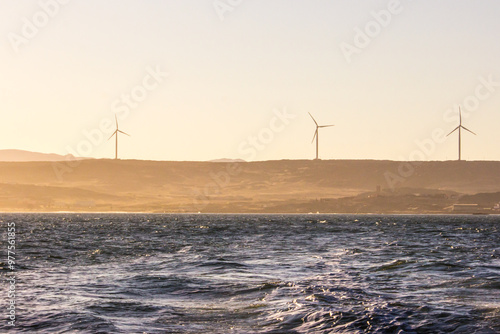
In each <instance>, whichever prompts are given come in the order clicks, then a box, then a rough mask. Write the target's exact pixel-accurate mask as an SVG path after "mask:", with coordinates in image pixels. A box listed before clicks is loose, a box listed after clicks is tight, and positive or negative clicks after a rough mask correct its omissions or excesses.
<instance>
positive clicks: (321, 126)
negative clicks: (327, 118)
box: [318, 125, 335, 128]
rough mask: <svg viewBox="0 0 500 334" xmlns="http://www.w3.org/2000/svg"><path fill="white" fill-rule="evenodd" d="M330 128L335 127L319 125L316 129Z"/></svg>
mask: <svg viewBox="0 0 500 334" xmlns="http://www.w3.org/2000/svg"><path fill="white" fill-rule="evenodd" d="M331 126H335V125H320V126H318V128H329V127H331Z"/></svg>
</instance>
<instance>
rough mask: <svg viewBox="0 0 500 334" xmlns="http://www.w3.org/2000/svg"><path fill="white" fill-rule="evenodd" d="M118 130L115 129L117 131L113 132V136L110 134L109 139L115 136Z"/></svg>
mask: <svg viewBox="0 0 500 334" xmlns="http://www.w3.org/2000/svg"><path fill="white" fill-rule="evenodd" d="M116 131H118V130H115V132H113V134H112V135H111V136H109V138H108V140H110V139H111V138H113V136H114V135H115V134H116Z"/></svg>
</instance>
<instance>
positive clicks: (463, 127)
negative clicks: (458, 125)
mask: <svg viewBox="0 0 500 334" xmlns="http://www.w3.org/2000/svg"><path fill="white" fill-rule="evenodd" d="M462 129H464V130H467V131H469V132H470V133H472V134H473V135H475V136H477V135H476V134H475V133H474V132H472V131H471V130H469V129H467V128H466V127H465V126H462Z"/></svg>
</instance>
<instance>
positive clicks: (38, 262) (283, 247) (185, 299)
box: [0, 214, 500, 334]
mask: <svg viewBox="0 0 500 334" xmlns="http://www.w3.org/2000/svg"><path fill="white" fill-rule="evenodd" d="M0 219H1V220H2V223H1V227H2V244H1V245H2V253H1V254H2V257H3V258H2V259H1V260H0V261H2V266H3V267H4V268H3V270H2V271H1V275H2V290H3V291H2V292H1V299H2V304H0V315H2V316H1V319H0V332H7V331H8V330H11V331H14V332H19V333H36V332H40V333H143V332H145V333H451V332H453V333H468V334H471V333H499V332H500V218H498V217H492V216H489V217H477V216H348V215H345V216H336V215H324V216H323V215H285V216H283V215H121V214H120V215H119V214H99V215H98V214H85V215H77V214H57V215H55V214H52V215H49V214H15V215H14V214H7V215H6V214H4V215H2V216H1V218H0ZM8 222H15V223H16V229H17V233H16V246H17V252H18V254H17V255H18V258H17V260H18V263H16V266H17V269H16V292H17V300H16V302H17V309H16V312H17V321H16V327H15V329H12V328H11V327H8V326H7V321H8V319H7V311H6V308H7V302H6V300H7V299H6V291H7V289H8V288H7V284H6V283H5V278H6V277H7V275H8V272H9V269H8V268H7V265H6V262H7V261H6V251H5V250H6V247H7V244H6V240H7V223H8Z"/></svg>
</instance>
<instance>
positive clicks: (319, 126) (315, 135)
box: [309, 113, 334, 160]
mask: <svg viewBox="0 0 500 334" xmlns="http://www.w3.org/2000/svg"><path fill="white" fill-rule="evenodd" d="M309 116H311V118H312V120H313V121H314V124H316V132H314V137H313V140H312V142H314V138H316V160H318V159H319V158H318V151H319V129H320V128H328V127H331V126H334V125H319V124H318V122H316V120H315V119H314V117H313V115H311V113H309ZM312 142H311V143H312Z"/></svg>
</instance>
